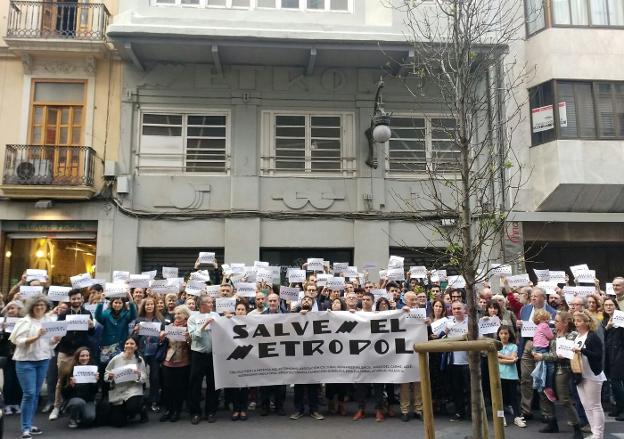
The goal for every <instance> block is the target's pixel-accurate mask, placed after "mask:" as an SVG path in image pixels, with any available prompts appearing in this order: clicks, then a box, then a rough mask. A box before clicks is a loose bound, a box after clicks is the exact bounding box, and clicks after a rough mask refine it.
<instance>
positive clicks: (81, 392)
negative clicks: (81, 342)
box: [61, 347, 100, 428]
mask: <svg viewBox="0 0 624 439" xmlns="http://www.w3.org/2000/svg"><path fill="white" fill-rule="evenodd" d="M91 364H92V362H91V352H89V349H88V348H86V347H80V348H78V349H77V350H76V352H75V353H74V356H73V362H72V367H71V370H70V375H69V376H67V377H65V378H64V381H63V382H62V388H61V393H62V395H63V398H64V399H65V401H67V411H68V412H69V424H68V427H69V428H77V427H78V426H82V427H84V426H89V425H91V424H93V422H94V421H95V395H96V394H97V392H98V385H97V381H99V378H100V377H99V373H96V376H95V382H94V383H76V381H75V379H74V375H75V372H74V369H75V368H76V366H90V365H91Z"/></svg>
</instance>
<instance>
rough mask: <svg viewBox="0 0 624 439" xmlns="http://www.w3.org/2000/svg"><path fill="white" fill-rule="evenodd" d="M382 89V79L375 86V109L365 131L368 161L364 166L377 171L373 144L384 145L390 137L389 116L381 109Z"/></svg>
mask: <svg viewBox="0 0 624 439" xmlns="http://www.w3.org/2000/svg"><path fill="white" fill-rule="evenodd" d="M383 87H384V82H383V80H382V79H380V80H379V84H377V92H376V93H375V107H374V109H373V117H372V118H371V124H370V127H368V129H367V130H366V131H365V133H364V134H366V139H367V140H368V159H367V160H366V164H367V165H368V166H370V167H371V168H373V169H377V157H376V156H375V148H374V147H375V143H386V142H387V141H388V140H390V137H391V136H392V131H390V114H389V113H386V112H385V111H384V109H383V107H382V100H381V89H382V88H383Z"/></svg>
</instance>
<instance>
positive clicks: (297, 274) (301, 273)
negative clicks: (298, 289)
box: [288, 270, 306, 284]
mask: <svg viewBox="0 0 624 439" xmlns="http://www.w3.org/2000/svg"><path fill="white" fill-rule="evenodd" d="M305 280H306V272H305V270H290V271H289V272H288V282H289V283H291V284H296V283H303V282H305Z"/></svg>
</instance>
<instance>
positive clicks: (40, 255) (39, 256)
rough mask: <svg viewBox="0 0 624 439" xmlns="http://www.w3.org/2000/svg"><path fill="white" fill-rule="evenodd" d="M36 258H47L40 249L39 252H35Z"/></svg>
mask: <svg viewBox="0 0 624 439" xmlns="http://www.w3.org/2000/svg"><path fill="white" fill-rule="evenodd" d="M35 257H37V258H38V259H41V258H43V257H45V252H44V251H43V250H41V249H39V250H37V251H36V252H35Z"/></svg>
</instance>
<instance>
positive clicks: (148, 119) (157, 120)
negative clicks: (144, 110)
mask: <svg viewBox="0 0 624 439" xmlns="http://www.w3.org/2000/svg"><path fill="white" fill-rule="evenodd" d="M143 123H144V124H155V125H182V116H178V115H172V114H144V115H143Z"/></svg>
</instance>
